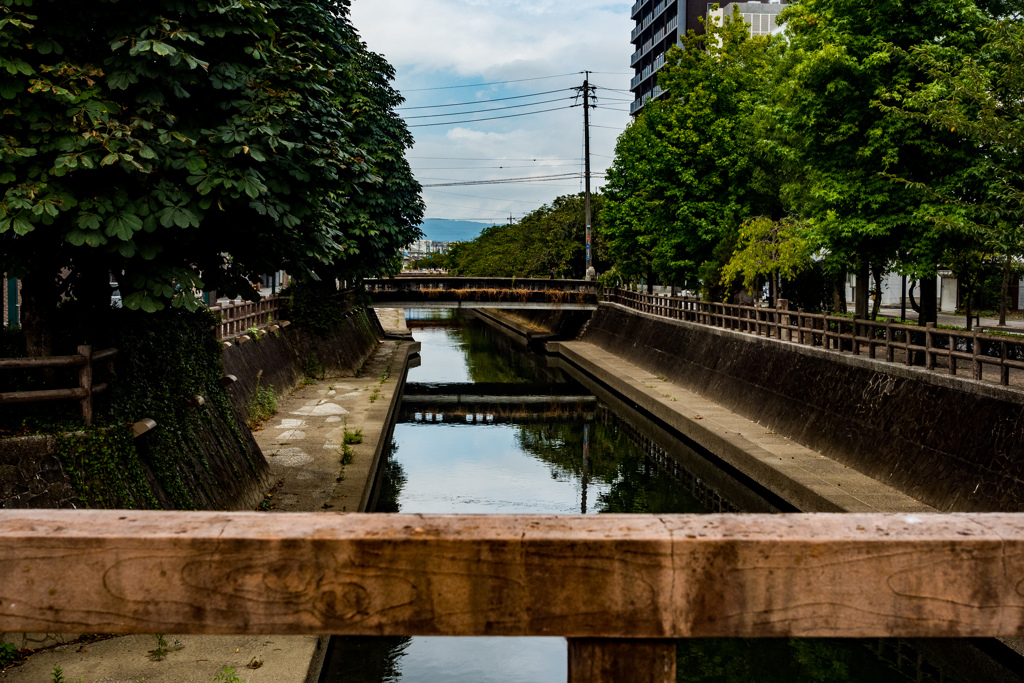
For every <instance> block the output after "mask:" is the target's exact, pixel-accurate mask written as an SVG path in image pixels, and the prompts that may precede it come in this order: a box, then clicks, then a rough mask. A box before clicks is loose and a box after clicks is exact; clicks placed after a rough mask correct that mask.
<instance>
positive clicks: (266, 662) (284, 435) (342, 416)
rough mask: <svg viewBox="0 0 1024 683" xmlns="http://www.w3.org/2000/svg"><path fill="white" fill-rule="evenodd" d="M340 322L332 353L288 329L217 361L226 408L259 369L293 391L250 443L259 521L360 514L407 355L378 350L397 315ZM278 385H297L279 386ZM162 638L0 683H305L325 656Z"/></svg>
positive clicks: (262, 641)
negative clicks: (260, 459)
mask: <svg viewBox="0 0 1024 683" xmlns="http://www.w3.org/2000/svg"><path fill="white" fill-rule="evenodd" d="M351 318H354V320H349V321H347V326H346V327H347V330H346V331H339V333H338V334H339V335H340V338H339V342H340V343H344V344H347V348H346V349H345V350H344V351H343V352H342V351H337V349H334V348H333V347H331V345H330V341H329V340H325V339H322V338H321V339H319V340H310V339H308V338H303V336H302V333H299V332H297V331H291V328H287V329H286V330H283V331H282V332H284V333H285V334H281V335H276V336H274V335H268V336H267V337H264V338H263V339H260V340H258V341H251V342H248V343H246V344H244V345H242V346H240V347H232V348H229V349H227V350H226V351H227V352H228V353H231V354H232V357H231V358H230V359H229V358H228V356H227V354H226V357H225V365H226V367H227V368H228V369H229V370H230V371H231V374H234V373H242V374H240V375H239V381H238V382H237V383H236V385H235V388H234V389H233V390H232V391H235V392H237V394H236V396H235V397H234V399H235V400H236V401H239V402H241V401H243V400H245V399H246V393H245V391H246V387H249V389H248V391H250V392H251V391H252V388H253V387H255V379H254V377H253V376H254V375H256V374H258V373H259V372H260V370H262V371H263V372H262V375H261V381H267V382H268V383H274V388H275V390H279V389H280V388H281V387H284V386H288V388H289V389H293V390H291V391H287V392H284V393H285V395H284V396H283V397H282V398H281V400H280V402H279V406H278V407H279V411H278V414H277V415H276V416H275V417H274V418H273V419H271V420H270V421H268V422H267V424H266V425H264V427H263V429H261V430H259V431H257V432H255V433H254V436H255V440H256V442H257V443H258V444H259V448H260V450H262V452H263V455H265V456H266V461H267V463H268V467H269V478H270V480H271V481H272V483H273V488H272V489H271V490H270V493H268V494H266V495H265V496H264V498H263V503H262V505H261V508H262V509H266V510H267V511H268V513H276V512H293V511H313V510H321V511H323V512H325V513H328V512H331V511H338V512H342V511H349V512H352V511H365V510H366V509H367V506H368V505H369V503H370V501H371V499H372V496H373V493H374V484H375V474H376V472H377V470H378V466H379V463H380V459H381V458H382V457H383V453H384V452H385V450H386V446H387V444H388V442H389V439H390V428H391V422H392V416H393V414H394V412H395V410H396V408H397V405H398V402H399V401H400V400H401V394H402V389H403V387H404V383H405V376H406V373H407V371H408V368H409V366H410V363H411V362H413V361H414V360H415V357H416V354H417V353H418V351H419V344H418V343H415V342H411V341H407V340H405V339H396V338H383V339H381V337H390V336H392V335H390V334H388V333H390V332H392V331H394V332H397V333H399V335H400V334H401V332H402V330H403V328H404V320H403V318H402V315H401V311H382V312H381V319H382V320H381V322H382V323H383V324H384V327H385V328H387V329H386V330H385V329H381V327H380V324H381V323H378V322H377V320H376V318H375V317H372V318H369V319H367V318H365V317H363V319H362V320H359V319H358V317H357V316H351ZM406 332H407V330H406ZM314 353H315V354H316V355H317V358H318V360H319V361H320V362H321V363H322V364H323V365H324V366H327V364H328V363H330V365H329V366H328V367H324V369H323V375H322V379H318V380H306V379H304V376H303V374H302V363H303V361H304V359H308V358H309V357H310V354H314ZM281 365H286V366H288V367H284V368H282V367H280V366H281ZM296 366H297V368H298V369H297V370H296ZM243 377H244V378H243ZM290 377H294V378H295V381H296V382H297V384H298V386H296V385H295V384H291V385H287V384H286V383H287V382H288V381H290V380H289V378H290ZM263 378H268V379H263ZM276 383H281V384H276ZM264 386H266V385H264ZM346 436H347V437H348V438H347V439H346ZM346 440H347V441H349V442H350V443H349V444H347V445H346V443H345V442H346ZM346 451H348V453H347V454H346ZM343 461H344V462H345V464H343ZM163 638H164V641H165V642H166V643H167V647H166V648H165V649H166V653H164V656H163V657H162V658H158V657H154V654H153V651H154V650H156V649H157V647H158V641H157V639H156V637H155V636H152V635H146V636H142V635H140V636H123V637H116V638H112V639H109V640H102V641H99V642H92V643H88V644H84V645H81V644H71V645H63V646H59V647H54V648H50V649H48V650H44V651H42V652H38V653H36V654H34V655H33V656H32V657H31V658H30V659H29V660H28V661H27V662H26V663H25V664H24V665H22V666H19V667H15V668H12V669H8V670H7V671H6V672H4V673H0V678H6V679H9V680H11V681H26V682H33V683H34V682H36V681H48V680H50V676H51V672H52V670H53V668H54V667H55V666H60V667H61V668H62V669H63V671H64V677H65V679H66V680H78V679H79V678H81V679H82V680H83V681H90V682H91V681H100V682H102V683H112V682H115V681H117V682H120V681H124V682H125V683H127V682H128V681H132V682H134V681H139V680H145V681H148V682H150V683H210V681H213V680H214V677H215V676H217V675H218V674H220V673H221V672H223V671H224V669H225V667H230V668H232V669H234V670H235V672H236V674H237V675H238V676H239V678H240V679H241V680H245V681H248V682H249V683H314V682H315V681H316V680H318V678H319V675H320V669H321V667H322V664H323V657H324V655H325V654H326V645H327V637H316V636H272V635H268V636H195V635H184V634H168V635H165V636H163Z"/></svg>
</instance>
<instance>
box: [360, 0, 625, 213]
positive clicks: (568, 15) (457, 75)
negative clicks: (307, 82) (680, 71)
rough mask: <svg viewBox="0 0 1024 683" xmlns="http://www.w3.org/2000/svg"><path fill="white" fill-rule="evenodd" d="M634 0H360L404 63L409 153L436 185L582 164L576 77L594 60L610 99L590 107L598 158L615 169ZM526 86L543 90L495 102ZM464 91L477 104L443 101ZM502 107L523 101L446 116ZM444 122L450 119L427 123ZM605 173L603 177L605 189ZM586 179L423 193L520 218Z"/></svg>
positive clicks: (377, 35) (382, 41)
mask: <svg viewBox="0 0 1024 683" xmlns="http://www.w3.org/2000/svg"><path fill="white" fill-rule="evenodd" d="M630 6H631V3H629V2H608V1H607V0H606V1H605V2H601V1H600V0H575V1H573V2H567V1H565V0H558V1H556V0H354V2H353V6H352V20H353V23H354V24H355V26H356V28H357V29H358V30H359V32H360V34H361V35H362V37H363V40H365V41H366V43H367V44H368V46H369V48H370V49H371V50H373V51H374V52H378V53H381V54H383V55H384V56H385V57H386V58H387V59H388V61H389V62H391V64H392V65H393V66H394V67H395V69H396V70H397V78H396V82H395V86H396V87H397V88H398V90H399V91H400V92H401V93H402V95H403V96H404V97H405V98H406V103H405V105H403V109H402V110H401V113H402V115H403V116H405V117H406V119H407V121H408V123H409V125H410V129H411V130H412V132H413V134H414V135H415V137H416V146H415V147H414V148H413V150H412V151H411V152H410V153H409V158H410V162H411V164H412V167H413V169H414V171H415V172H416V177H417V178H418V179H419V181H420V182H421V183H422V184H424V185H429V184H434V183H444V182H461V181H475V180H492V179H501V178H522V177H529V176H544V175H555V174H562V173H579V172H581V171H582V158H583V109H582V108H581V107H576V108H568V106H569V105H571V104H572V103H573V102H572V100H571V99H569V98H571V97H572V95H573V93H572V92H571V91H570V90H569V88H572V87H574V86H580V85H582V83H583V75H582V73H581V72H582V71H584V70H590V71H593V72H595V73H594V74H593V75H592V76H591V82H592V83H593V84H596V85H598V86H600V87H601V88H600V89H599V90H598V98H599V99H598V103H599V105H600V106H601V108H599V109H597V110H594V111H592V112H591V123H592V124H593V128H592V130H591V155H592V156H591V158H592V165H593V170H594V171H595V172H600V171H604V170H605V168H606V167H607V166H608V164H609V163H611V157H612V154H613V152H614V147H615V138H616V137H617V136H618V134H619V133H620V132H621V131H622V130H623V128H625V126H626V123H627V122H628V120H629V114H628V110H629V101H630V100H631V99H632V96H631V95H630V94H629V92H628V89H629V80H630V78H631V76H632V73H631V72H630V70H629V57H630V54H631V53H632V46H631V45H630V42H629V33H630V31H631V30H632V27H633V22H631V21H630V19H629V10H630ZM524 79H537V80H524ZM508 81H521V82H517V83H508ZM482 84H494V85H482ZM453 86H460V87H453ZM461 86H471V87H461ZM550 91H555V92H550ZM539 93H547V94H543V95H541V94H539ZM522 95H536V96H534V97H523V98H520V99H502V100H501V101H497V102H490V103H484V102H485V101H486V100H497V99H499V98H510V97H518V96H522ZM549 100H556V101H549ZM461 103H470V104H468V106H460V107H451V108H440V107H436V105H450V104H461ZM535 103H536V104H535ZM540 103H543V104H540ZM524 104H526V105H529V106H520V105H524ZM423 107H434V108H423ZM502 107H515V108H509V109H504V110H502V111H497V112H492V113H463V114H462V115H454V116H442V117H437V116H435V115H436V114H448V113H452V112H474V111H479V110H481V109H497V108H502ZM556 108H558V110H556V111H551V112H547V113H538V114H531V115H525V116H516V117H513V118H502V119H497V120H491V121H471V122H466V120H467V119H470V120H471V119H482V118H489V117H494V116H507V115H510V114H521V113H526V112H533V111H538V110H544V109H556ZM412 117H432V118H412ZM449 121H451V122H456V121H458V122H459V123H448V122H449ZM435 123H442V124H443V125H434V126H423V125H422V124H435ZM413 126H416V127H413ZM498 167H503V168H498ZM600 182H601V181H600V178H597V179H595V183H594V188H595V189H597V188H598V187H599V186H600ZM580 191H582V180H579V179H570V180H562V181H557V182H536V183H524V184H496V185H482V186H468V187H440V188H426V189H424V198H425V200H426V203H427V213H426V215H427V217H428V218H453V219H460V220H476V221H480V222H486V223H503V222H506V221H507V220H508V217H509V214H510V213H511V214H512V215H513V216H514V217H515V218H520V217H522V216H523V215H524V214H526V213H529V212H530V211H532V210H533V209H536V208H538V207H540V206H541V205H543V204H546V203H549V202H550V201H551V200H552V199H554V198H555V197H557V196H559V195H562V194H571V193H574V192H580Z"/></svg>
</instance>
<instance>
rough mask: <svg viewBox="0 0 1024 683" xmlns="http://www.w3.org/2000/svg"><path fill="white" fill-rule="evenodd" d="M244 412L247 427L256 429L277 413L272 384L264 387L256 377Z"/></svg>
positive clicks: (275, 395)
mask: <svg viewBox="0 0 1024 683" xmlns="http://www.w3.org/2000/svg"><path fill="white" fill-rule="evenodd" d="M261 372H262V371H261ZM246 412H247V413H248V419H247V420H246V424H247V425H248V427H249V429H256V428H258V427H259V426H260V425H261V424H263V423H264V422H266V421H267V420H269V419H270V418H272V417H274V415H276V414H277V394H276V393H275V392H274V386H273V385H268V386H265V387H264V386H262V385H261V384H260V380H259V379H257V380H256V388H255V389H253V392H252V396H251V397H250V398H249V403H248V404H247V405H246Z"/></svg>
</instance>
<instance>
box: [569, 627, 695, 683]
mask: <svg viewBox="0 0 1024 683" xmlns="http://www.w3.org/2000/svg"><path fill="white" fill-rule="evenodd" d="M675 680H676V643H675V641H674V640H642V639H628V638H622V639H612V638H608V639H605V638H569V683H675Z"/></svg>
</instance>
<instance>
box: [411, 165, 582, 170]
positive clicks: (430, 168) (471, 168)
mask: <svg viewBox="0 0 1024 683" xmlns="http://www.w3.org/2000/svg"><path fill="white" fill-rule="evenodd" d="M577 165H578V164H546V165H544V166H542V168H562V167H565V166H577ZM490 168H537V167H536V166H420V167H419V168H417V169H415V170H417V171H477V170H485V169H490Z"/></svg>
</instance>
